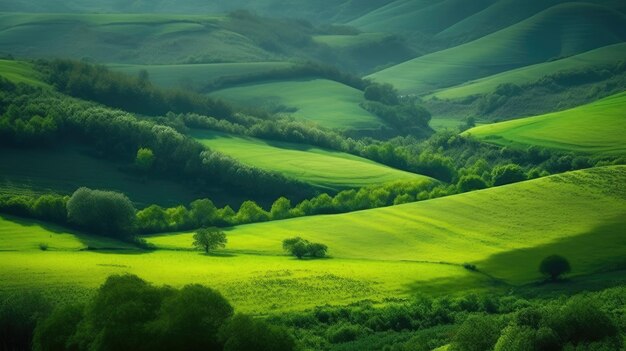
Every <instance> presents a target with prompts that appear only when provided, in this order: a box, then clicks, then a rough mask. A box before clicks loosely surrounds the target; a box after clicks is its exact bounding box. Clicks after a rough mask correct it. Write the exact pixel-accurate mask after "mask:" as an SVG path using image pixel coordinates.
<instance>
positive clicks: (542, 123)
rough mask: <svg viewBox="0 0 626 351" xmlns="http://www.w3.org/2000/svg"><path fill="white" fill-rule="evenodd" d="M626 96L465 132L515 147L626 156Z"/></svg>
mask: <svg viewBox="0 0 626 351" xmlns="http://www.w3.org/2000/svg"><path fill="white" fill-rule="evenodd" d="M624 111H626V93H621V94H617V95H613V96H611V97H608V98H605V99H602V100H600V101H597V102H594V103H592V104H589V105H584V106H580V107H577V108H574V109H571V110H566V111H560V112H555V113H550V114H546V115H541V116H535V117H527V118H522V119H516V120H512V121H507V122H502V123H496V124H489V125H485V126H480V127H476V128H472V129H470V130H468V131H466V132H465V134H466V135H472V136H474V137H477V138H479V139H481V140H484V141H486V142H490V143H495V144H498V145H507V146H513V147H526V146H528V145H539V146H543V147H547V148H554V149H560V150H566V151H574V152H581V153H591V154H606V155H626V140H625V139H624V136H625V135H626V116H625V115H624Z"/></svg>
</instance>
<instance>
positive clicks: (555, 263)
mask: <svg viewBox="0 0 626 351" xmlns="http://www.w3.org/2000/svg"><path fill="white" fill-rule="evenodd" d="M571 270H572V267H571V266H570V264H569V261H567V259H566V258H565V257H563V256H559V255H552V256H548V257H546V258H544V259H543V261H541V264H540V265H539V271H540V272H541V273H542V274H543V275H545V276H548V277H550V279H551V280H552V281H553V282H554V281H557V280H558V279H559V277H560V276H561V275H563V274H566V273H569V272H570V271H571Z"/></svg>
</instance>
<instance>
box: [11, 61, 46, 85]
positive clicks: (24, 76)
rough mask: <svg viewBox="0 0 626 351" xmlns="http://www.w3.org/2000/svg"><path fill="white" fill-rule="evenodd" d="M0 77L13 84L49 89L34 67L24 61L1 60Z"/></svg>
mask: <svg viewBox="0 0 626 351" xmlns="http://www.w3.org/2000/svg"><path fill="white" fill-rule="evenodd" d="M0 76H2V77H4V78H6V79H8V80H9V81H11V82H13V83H25V84H29V85H35V86H41V87H47V86H48V84H46V83H44V82H43V81H42V79H41V77H40V76H41V74H40V73H39V72H37V71H36V70H35V69H34V68H33V65H32V64H30V63H28V62H23V61H12V60H0Z"/></svg>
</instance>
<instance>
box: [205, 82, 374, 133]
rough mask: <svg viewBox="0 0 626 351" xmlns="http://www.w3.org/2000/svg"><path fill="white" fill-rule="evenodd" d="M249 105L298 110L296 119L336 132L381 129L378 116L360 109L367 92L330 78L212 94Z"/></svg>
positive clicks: (246, 87)
mask: <svg viewBox="0 0 626 351" xmlns="http://www.w3.org/2000/svg"><path fill="white" fill-rule="evenodd" d="M212 95H213V96H216V97H220V98H223V99H225V100H232V101H235V102H237V103H240V104H247V105H249V106H268V107H274V106H276V105H283V106H286V107H290V108H296V109H297V111H296V112H294V113H293V116H294V117H297V118H302V119H306V120H309V121H312V122H315V123H317V124H319V125H321V126H323V127H327V128H336V129H378V128H379V127H381V126H382V125H384V123H383V121H381V120H380V119H379V118H378V117H376V116H374V115H372V114H370V113H369V112H367V111H365V110H364V109H362V108H361V107H360V106H359V103H361V102H362V101H363V93H362V92H360V91H359V90H357V89H354V88H351V87H348V86H346V85H343V84H341V83H338V82H334V81H330V80H326V79H303V80H292V81H279V82H266V83H258V84H249V85H242V86H238V87H234V88H228V89H223V90H219V91H216V92H214V93H212Z"/></svg>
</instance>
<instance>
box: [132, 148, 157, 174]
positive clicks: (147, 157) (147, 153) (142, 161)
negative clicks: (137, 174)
mask: <svg viewBox="0 0 626 351" xmlns="http://www.w3.org/2000/svg"><path fill="white" fill-rule="evenodd" d="M153 164H154V153H153V152H152V150H150V149H148V148H144V147H142V148H140V149H139V150H137V157H136V158H135V166H137V168H138V169H139V170H141V171H144V172H145V171H148V170H150V168H152V165H153Z"/></svg>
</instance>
